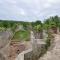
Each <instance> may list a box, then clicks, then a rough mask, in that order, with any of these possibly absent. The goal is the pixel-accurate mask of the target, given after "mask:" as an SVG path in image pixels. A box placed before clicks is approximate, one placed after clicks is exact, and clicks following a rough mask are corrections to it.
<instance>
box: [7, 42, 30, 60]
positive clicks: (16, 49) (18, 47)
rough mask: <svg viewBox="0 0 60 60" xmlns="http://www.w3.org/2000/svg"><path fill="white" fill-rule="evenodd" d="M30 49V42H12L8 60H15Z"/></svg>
mask: <svg viewBox="0 0 60 60" xmlns="http://www.w3.org/2000/svg"><path fill="white" fill-rule="evenodd" d="M30 47H31V46H30V42H11V44H10V49H9V56H8V60H15V58H16V57H17V56H18V54H19V53H21V52H22V51H24V50H26V49H28V48H30Z"/></svg>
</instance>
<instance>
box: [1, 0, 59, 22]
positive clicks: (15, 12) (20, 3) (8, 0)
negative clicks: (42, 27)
mask: <svg viewBox="0 0 60 60" xmlns="http://www.w3.org/2000/svg"><path fill="white" fill-rule="evenodd" d="M55 15H58V16H60V0H0V19H2V20H16V21H36V20H41V21H43V20H44V19H46V18H48V17H50V16H55Z"/></svg>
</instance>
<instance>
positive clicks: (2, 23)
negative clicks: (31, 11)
mask: <svg viewBox="0 0 60 60" xmlns="http://www.w3.org/2000/svg"><path fill="white" fill-rule="evenodd" d="M7 29H11V31H12V32H13V33H14V39H15V38H17V39H21V40H24V39H25V40H28V38H29V34H30V33H28V31H31V30H33V32H34V35H36V36H35V37H37V36H39V37H42V36H40V35H42V32H43V30H46V31H47V33H48V32H49V31H53V32H54V33H57V30H59V31H60V17H58V16H54V17H50V18H47V19H45V20H44V22H43V23H42V22H41V21H39V20H37V21H35V22H23V21H7V20H0V31H5V30H7ZM18 37H20V38H18ZM24 37H25V38H24ZM39 37H38V38H39ZM22 38H23V39H22Z"/></svg>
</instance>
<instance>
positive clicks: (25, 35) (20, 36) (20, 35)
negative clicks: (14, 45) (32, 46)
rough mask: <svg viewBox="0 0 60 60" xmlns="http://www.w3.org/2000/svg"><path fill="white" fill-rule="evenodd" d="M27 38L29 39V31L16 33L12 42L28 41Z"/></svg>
mask: <svg viewBox="0 0 60 60" xmlns="http://www.w3.org/2000/svg"><path fill="white" fill-rule="evenodd" d="M29 38H30V33H29V31H26V30H24V31H22V30H21V31H18V32H16V33H15V35H14V37H13V40H15V41H29Z"/></svg>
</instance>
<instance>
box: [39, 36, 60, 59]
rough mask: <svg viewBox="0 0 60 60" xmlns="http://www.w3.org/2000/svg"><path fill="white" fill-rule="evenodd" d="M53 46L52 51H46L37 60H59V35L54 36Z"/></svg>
mask: <svg viewBox="0 0 60 60" xmlns="http://www.w3.org/2000/svg"><path fill="white" fill-rule="evenodd" d="M54 45H55V46H54V47H53V49H52V50H49V51H47V53H46V54H45V55H44V56H42V57H40V59H39V60H60V35H56V36H55V41H54Z"/></svg>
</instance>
